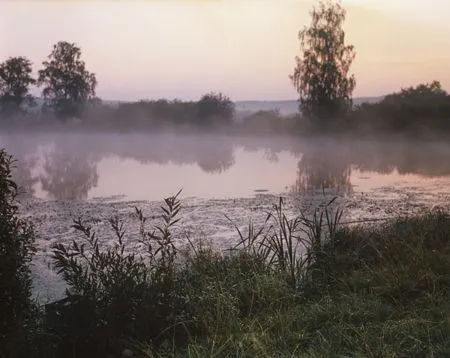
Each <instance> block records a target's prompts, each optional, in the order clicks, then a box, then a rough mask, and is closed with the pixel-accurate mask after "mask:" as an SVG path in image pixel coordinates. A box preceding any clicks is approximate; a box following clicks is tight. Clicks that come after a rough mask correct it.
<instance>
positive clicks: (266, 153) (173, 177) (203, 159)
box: [0, 133, 450, 200]
mask: <svg viewBox="0 0 450 358" xmlns="http://www.w3.org/2000/svg"><path fill="white" fill-rule="evenodd" d="M0 146H2V147H5V148H6V149H7V150H8V152H9V153H11V154H13V155H14V156H15V158H16V159H17V160H18V162H17V170H16V171H15V172H14V178H15V179H16V181H18V183H19V184H20V185H21V186H22V187H23V188H24V190H25V191H26V192H27V193H28V195H31V196H33V197H36V198H41V199H45V200H85V199H90V198H96V197H103V198H109V197H113V196H121V198H122V199H123V200H160V199H161V198H163V197H166V196H168V195H171V194H174V193H176V192H177V191H178V190H180V189H183V197H198V198H205V199H212V198H217V199H230V198H243V197H251V196H254V195H256V194H258V193H270V194H277V195H278V194H286V193H291V194H293V195H300V194H302V193H303V192H305V191H308V190H319V191H320V190H330V189H332V190H336V191H338V192H340V193H342V194H345V195H351V194H352V193H357V192H371V191H373V190H383V188H385V187H391V188H392V187H395V188H399V189H408V190H414V189H417V188H419V189H421V190H430V191H448V189H450V161H449V160H448V159H449V158H450V145H447V144H445V143H419V142H389V141H385V142H372V141H371V142H364V141H345V142H338V141H336V140H334V139H332V138H328V139H323V138H322V139H310V140H304V139H298V140H294V139H286V138H284V139H283V138H271V139H267V138H266V139H263V138H230V137H225V136H212V135H198V136H194V135H183V136H176V135H168V134H164V135H135V134H45V135H44V134H23V133H21V134H18V133H16V134H9V135H6V134H3V135H1V136H0Z"/></svg>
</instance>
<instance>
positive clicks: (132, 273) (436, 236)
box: [28, 197, 450, 357]
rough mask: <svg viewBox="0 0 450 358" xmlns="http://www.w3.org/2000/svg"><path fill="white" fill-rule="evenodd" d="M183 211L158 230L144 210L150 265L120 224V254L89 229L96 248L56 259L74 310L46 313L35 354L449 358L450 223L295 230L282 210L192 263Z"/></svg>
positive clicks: (67, 249) (65, 251)
mask: <svg viewBox="0 0 450 358" xmlns="http://www.w3.org/2000/svg"><path fill="white" fill-rule="evenodd" d="M330 204H331V203H330ZM179 211H180V202H179V201H178V199H177V197H173V198H169V199H166V201H165V204H164V206H163V208H162V213H163V215H162V219H163V221H162V225H161V227H158V228H156V230H155V231H151V232H147V231H146V228H145V219H144V218H143V217H142V215H141V213H140V211H137V214H138V215H139V217H140V219H141V223H142V227H141V242H142V243H143V244H144V245H146V247H147V254H146V255H144V256H143V257H140V256H137V255H136V254H128V253H127V252H126V233H125V232H123V230H122V227H121V225H120V220H118V219H114V220H112V221H111V224H112V227H113V234H114V235H115V236H116V237H117V242H118V244H117V246H116V247H114V248H111V249H109V250H108V251H102V250H101V249H100V248H99V247H98V245H97V242H96V237H95V234H94V233H93V232H92V231H91V230H90V229H88V228H86V227H85V226H84V225H83V223H82V222H77V223H76V225H75V228H76V229H78V230H79V231H80V232H82V234H83V237H84V239H82V240H81V239H80V241H79V242H77V241H75V242H74V243H72V245H69V246H63V245H58V246H57V247H55V249H54V250H55V251H54V254H55V256H54V261H55V266H56V267H57V268H58V269H59V270H60V273H61V274H62V275H63V277H64V279H65V280H66V282H67V283H68V284H69V286H70V290H71V293H70V294H69V295H68V298H67V302H68V303H69V304H67V305H66V306H64V307H59V306H58V305H55V306H52V305H50V306H49V307H48V310H47V313H46V314H43V322H44V323H43V324H42V325H41V332H40V334H36V338H35V339H36V341H37V342H40V344H41V346H42V347H45V348H42V351H41V352H38V353H35V354H33V355H34V356H45V357H110V356H113V357H117V356H121V354H122V353H121V352H124V349H125V350H128V351H127V352H128V353H132V354H133V356H135V357H447V356H450V292H449V288H450V215H449V214H448V213H446V212H438V211H436V212H429V213H424V214H423V215H421V216H419V217H414V218H408V219H397V220H393V221H392V222H388V223H384V224H381V225H380V224H377V226H375V225H369V224H367V225H365V226H364V225H363V226H357V227H356V226H353V227H343V226H341V225H339V220H340V217H341V212H340V211H339V210H335V211H334V212H333V211H332V210H331V206H330V205H328V206H325V208H322V209H318V210H317V211H316V212H315V213H314V215H313V216H312V217H306V216H305V215H300V216H299V217H298V218H294V219H288V218H287V217H286V215H285V214H284V210H283V201H281V200H280V202H279V203H278V204H277V205H274V208H273V210H272V212H270V213H269V214H268V216H267V221H266V223H265V225H264V227H262V228H255V227H254V226H253V225H252V224H250V225H249V226H248V229H247V230H246V231H242V230H241V231H238V232H237V235H238V236H239V237H240V240H241V241H240V244H239V245H238V246H237V247H236V248H235V250H231V251H229V252H215V251H213V250H212V249H210V248H209V247H208V246H199V245H195V244H192V247H191V249H190V250H188V251H183V252H181V251H179V250H177V249H176V247H175V246H174V238H173V236H172V234H171V229H172V227H173V225H175V224H176V223H177V216H178V213H179ZM305 248H306V249H305ZM302 253H303V255H302ZM67 302H66V303H67ZM55 312H57V313H58V314H56V315H55ZM42 342H44V343H42ZM46 343H47V344H46ZM35 347H36V345H35ZM43 352H44V353H43ZM33 355H32V354H29V355H28V356H33Z"/></svg>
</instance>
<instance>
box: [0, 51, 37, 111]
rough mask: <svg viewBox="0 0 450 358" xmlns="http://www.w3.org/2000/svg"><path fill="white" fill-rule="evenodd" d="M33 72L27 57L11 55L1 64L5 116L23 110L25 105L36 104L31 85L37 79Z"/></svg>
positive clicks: (0, 106)
mask: <svg viewBox="0 0 450 358" xmlns="http://www.w3.org/2000/svg"><path fill="white" fill-rule="evenodd" d="M31 72H32V65H31V62H30V60H28V59H27V58H25V57H21V56H19V57H10V58H9V59H7V60H6V61H5V62H3V63H1V64H0V113H1V114H2V115H3V116H10V115H12V114H15V113H18V112H21V111H23V110H24V108H23V105H28V106H32V105H34V104H35V102H34V99H33V96H31V94H30V86H31V85H34V84H35V83H36V80H35V79H34V78H33V77H32V76H31Z"/></svg>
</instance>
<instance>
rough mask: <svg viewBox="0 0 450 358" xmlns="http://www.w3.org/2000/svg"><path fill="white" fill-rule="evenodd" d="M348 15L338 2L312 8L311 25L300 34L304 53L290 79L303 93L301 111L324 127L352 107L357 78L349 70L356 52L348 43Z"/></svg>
mask: <svg viewBox="0 0 450 358" xmlns="http://www.w3.org/2000/svg"><path fill="white" fill-rule="evenodd" d="M345 16H346V11H345V9H344V8H343V7H342V6H341V4H340V3H339V2H337V3H333V2H331V1H328V2H326V3H325V2H320V3H319V6H318V7H317V8H313V10H312V11H311V17H312V22H311V25H310V26H309V27H305V28H304V29H303V30H301V31H300V32H299V35H298V37H299V40H300V48H301V55H300V56H297V57H296V58H295V61H296V67H295V68H294V73H293V74H292V75H291V76H290V79H291V81H292V83H293V85H294V87H295V89H296V90H297V92H298V94H299V96H300V98H299V102H300V106H299V108H300V111H301V112H302V113H303V114H304V115H305V116H307V117H309V118H312V119H314V120H318V121H319V123H321V125H322V126H323V125H326V124H327V123H329V120H330V119H331V118H333V117H336V116H338V115H340V114H342V113H345V112H347V111H348V110H349V109H351V106H352V92H353V89H354V88H355V85H356V81H355V77H354V76H353V75H351V76H348V72H349V69H350V66H351V64H352V62H353V60H354V58H355V52H354V48H353V46H349V45H346V44H345V32H344V30H343V28H342V25H343V23H344V21H345Z"/></svg>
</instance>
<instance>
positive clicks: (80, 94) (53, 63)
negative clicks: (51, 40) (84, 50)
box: [38, 41, 97, 118]
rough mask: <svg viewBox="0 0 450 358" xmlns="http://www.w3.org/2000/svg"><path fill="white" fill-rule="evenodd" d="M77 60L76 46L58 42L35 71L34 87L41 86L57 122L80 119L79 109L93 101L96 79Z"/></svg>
mask: <svg viewBox="0 0 450 358" xmlns="http://www.w3.org/2000/svg"><path fill="white" fill-rule="evenodd" d="M80 58H81V50H80V48H79V47H77V46H76V44H74V43H69V42H65V41H60V42H58V43H57V44H56V45H54V46H53V51H52V52H51V54H50V55H49V56H48V60H47V61H44V62H43V63H42V64H43V66H44V68H43V69H42V70H40V71H39V78H38V85H39V86H44V88H43V90H42V95H43V97H44V98H45V99H46V106H47V107H50V108H52V109H53V110H54V111H55V112H56V114H57V115H58V117H60V118H70V117H77V116H80V114H81V111H82V109H83V107H84V106H85V105H86V104H87V103H88V101H89V100H91V99H93V98H94V97H95V87H96V86H97V79H96V77H95V74H94V73H90V72H88V71H87V70H86V66H85V63H84V61H82V60H81V59H80Z"/></svg>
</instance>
